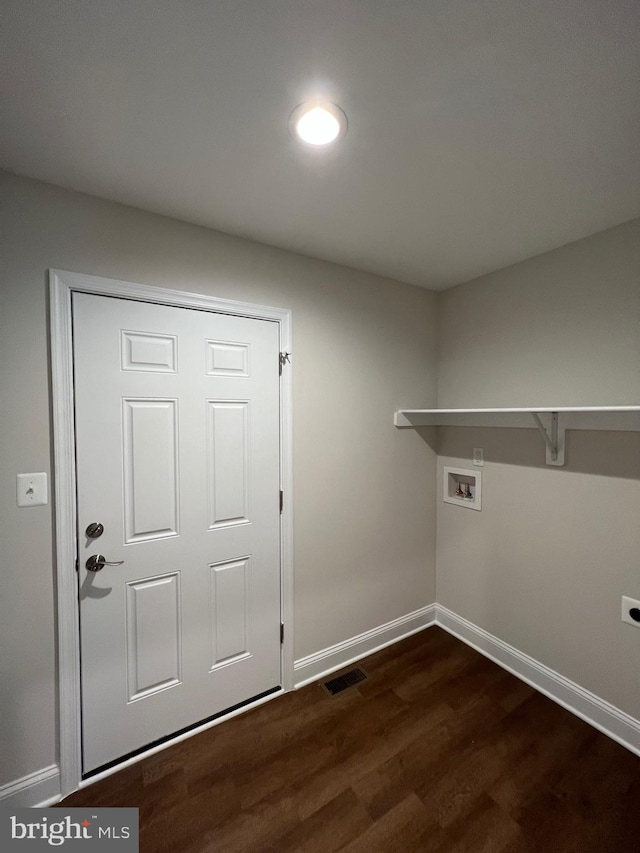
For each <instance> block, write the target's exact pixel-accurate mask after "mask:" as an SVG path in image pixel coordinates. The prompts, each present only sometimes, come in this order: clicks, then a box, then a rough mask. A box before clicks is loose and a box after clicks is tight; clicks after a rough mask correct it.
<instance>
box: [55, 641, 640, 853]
mask: <svg viewBox="0 0 640 853" xmlns="http://www.w3.org/2000/svg"><path fill="white" fill-rule="evenodd" d="M361 665H362V666H363V667H364V668H365V669H366V671H367V672H368V673H369V680H368V681H366V682H364V683H363V684H361V685H359V686H358V687H354V688H350V689H349V690H347V691H345V692H344V693H342V694H339V695H338V696H335V697H330V696H328V695H327V694H326V693H325V692H324V691H323V690H322V689H321V688H320V687H319V686H318V685H317V684H313V685H310V686H308V687H305V688H304V689H302V690H299V691H297V692H293V693H289V694H287V695H285V696H282V697H279V698H277V699H274V700H273V701H271V702H269V703H267V704H266V705H263V706H261V707H260V708H257V709H255V710H253V711H249V712H247V713H246V714H244V715H241V716H240V717H237V718H235V719H233V720H230V721H228V722H226V723H222V724H221V725H219V726H216V727H214V728H212V729H210V730H209V731H207V732H204V733H202V734H200V735H196V736H194V737H192V738H190V739H189V740H187V741H185V742H183V743H181V744H178V745H176V746H174V747H171V748H169V749H166V750H165V751H164V752H161V753H159V754H157V755H154V756H151V757H150V758H147V759H145V760H144V761H141V762H140V763H138V764H136V765H134V766H132V767H130V768H128V769H126V770H123V771H120V772H119V773H117V774H116V775H113V776H111V777H109V778H108V779H105V780H103V781H102V782H98V783H96V784H95V785H93V786H91V787H90V788H87V789H84V790H83V791H79V792H77V793H76V794H73V795H72V796H71V797H68V798H67V799H66V800H65V801H64V803H61V805H63V806H64V805H67V806H95V807H99V806H137V807H138V808H139V809H140V825H141V841H140V850H141V851H142V853H154V851H164V850H171V851H176V853H204V851H207V853H234V851H238V853H240V851H261V853H262V851H279V853H286V851H308V853H311V851H314V852H315V853H333V851H338V850H340V851H345V853H360V851H362V853H374V851H380V853H395V851H398V853H411V851H433V853H436V851H437V853H480V851H486V853H498V851H500V853H520V851H522V853H531V851H540V852H541V853H592V852H593V853H638V852H639V851H640V758H637V757H636V756H634V755H632V754H631V753H630V752H628V751H627V750H625V749H624V748H623V747H621V746H619V745H617V744H616V743H614V742H613V741H611V740H610V739H609V738H607V737H605V736H604V735H601V734H599V733H598V732H596V731H595V730H594V729H593V728H591V727H590V726H588V725H587V724H586V723H583V722H582V721H581V720H579V719H577V718H576V717H574V716H573V715H572V714H570V713H569V712H567V711H565V710H564V709H562V708H560V707H559V706H558V705H556V704H554V703H553V702H551V701H550V700H549V699H546V698H545V697H544V696H542V695H540V694H538V693H536V692H535V691H533V690H532V689H531V688H529V687H528V686H526V685H525V684H523V683H522V682H520V681H518V680H517V679H516V678H514V677H513V676H511V675H509V674H508V673H506V672H504V671H503V670H502V669H500V668H499V667H497V666H496V665H494V664H492V663H491V662H490V661H487V660H486V659H485V658H483V657H482V656H481V655H479V654H477V653H476V652H475V651H473V650H472V649H470V648H468V647H467V646H465V645H464V644H463V643H461V642H459V641H457V640H455V639H453V638H452V637H450V636H449V635H448V634H446V633H445V632H444V631H442V630H440V629H439V628H430V629H429V630H427V631H424V632H422V633H420V634H416V635H414V636H413V637H410V638H408V639H407V640H404V641H403V642H401V643H398V644H396V645H395V646H392V647H390V648H388V649H385V650H383V651H381V652H379V653H378V654H375V655H372V656H371V657H370V658H367V659H366V660H365V661H362V662H361Z"/></svg>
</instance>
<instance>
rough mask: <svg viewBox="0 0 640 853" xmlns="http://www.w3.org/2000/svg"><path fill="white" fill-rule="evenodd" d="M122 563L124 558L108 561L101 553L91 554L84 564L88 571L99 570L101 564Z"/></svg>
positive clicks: (113, 564)
mask: <svg viewBox="0 0 640 853" xmlns="http://www.w3.org/2000/svg"><path fill="white" fill-rule="evenodd" d="M123 563H124V560H115V561H114V562H109V560H107V558H106V557H103V556H102V554H92V555H91V556H90V557H89V559H88V560H87V562H86V563H85V566H86V568H87V571H89V572H99V571H100V570H101V569H102V567H103V566H121V565H122V564H123Z"/></svg>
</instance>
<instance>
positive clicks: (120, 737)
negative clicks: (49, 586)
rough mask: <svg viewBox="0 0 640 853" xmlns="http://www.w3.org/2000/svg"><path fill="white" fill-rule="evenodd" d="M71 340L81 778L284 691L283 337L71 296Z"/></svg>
mask: <svg viewBox="0 0 640 853" xmlns="http://www.w3.org/2000/svg"><path fill="white" fill-rule="evenodd" d="M73 338H74V364H75V367H74V369H75V406H76V447H77V478H78V551H79V573H78V574H79V595H80V637H81V639H80V642H81V673H82V728H83V735H82V743H83V771H84V772H85V773H87V772H90V771H92V770H95V769H96V768H99V767H102V766H103V765H105V764H108V763H110V762H112V761H115V760H117V759H119V758H121V757H123V756H126V755H127V754H129V753H131V752H134V751H136V750H139V749H141V748H143V747H145V746H146V745H148V744H151V743H153V742H155V741H157V740H159V739H161V738H164V737H166V736H168V735H171V734H172V733H174V732H177V731H180V730H182V729H184V728H187V727H189V726H191V725H194V724H195V723H197V722H199V721H201V720H205V719H207V718H208V717H211V716H213V715H214V714H217V713H220V712H221V711H224V710H225V709H227V708H230V707H232V706H234V705H237V704H239V703H242V702H244V701H246V700H248V699H251V698H252V697H254V696H257V695H260V694H261V693H264V692H266V691H268V690H270V689H273V688H275V687H277V686H279V685H280V683H281V680H280V640H279V625H280V532H279V501H278V496H279V482H280V476H279V471H280V461H279V377H278V350H279V346H278V343H279V342H278V326H277V324H276V323H274V322H269V321H264V320H256V319H249V318H243V317H234V316H227V315H224V314H215V313H211V312H206V311H197V310H191V309H186V308H174V307H169V306H163V305H152V304H146V303H142V302H135V301H131V300H126V299H118V298H112V297H105V296H95V295H90V294H78V293H76V294H74V295H73ZM92 522H100V523H101V524H103V525H104V533H103V534H102V536H101V537H100V538H98V539H89V538H88V537H87V536H86V535H85V530H86V528H87V527H88V525H89V524H91V523H92ZM94 554H101V555H103V556H104V557H105V559H106V560H107V561H111V562H117V561H120V560H123V561H124V563H123V564H122V565H115V566H104V568H102V570H100V571H99V572H90V571H88V570H87V569H86V568H85V563H86V560H87V559H88V557H89V556H91V555H94Z"/></svg>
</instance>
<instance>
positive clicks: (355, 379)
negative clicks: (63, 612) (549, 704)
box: [0, 174, 436, 787]
mask: <svg viewBox="0 0 640 853" xmlns="http://www.w3.org/2000/svg"><path fill="white" fill-rule="evenodd" d="M2 196H3V201H2V222H1V223H0V224H1V231H2V238H3V241H4V245H3V246H2V257H3V269H2V279H1V282H0V299H1V303H0V317H1V325H2V328H1V330H0V358H1V363H2V370H1V372H0V382H1V389H0V392H1V399H2V406H1V408H0V436H1V452H0V466H1V468H0V484H1V488H0V518H1V523H2V531H1V536H0V543H1V545H0V571H1V572H2V596H1V597H0V606H1V610H2V612H1V614H0V647H1V648H2V662H1V672H0V678H1V683H2V693H1V696H2V707H1V709H0V719H1V720H2V724H1V725H2V731H1V732H0V740H1V742H2V762H1V764H2V767H1V768H0V787H1V786H2V785H3V783H8V782H11V781H13V780H16V779H19V778H21V777H24V776H25V775H27V774H29V773H31V772H35V771H38V770H40V769H41V768H45V767H48V766H49V765H51V764H53V763H54V762H55V761H56V745H55V719H56V697H55V630H54V568H53V563H52V549H53V542H52V507H51V505H49V506H45V507H37V508H36V507H33V508H28V509H18V508H17V507H16V504H15V475H16V474H17V473H18V472H31V471H47V472H49V473H50V467H51V466H50V459H51V435H50V425H49V389H48V340H47V310H48V306H47V270H48V269H49V268H51V267H52V268H58V269H63V270H71V271H75V272H84V273H90V274H93V275H101V276H106V277H108V278H115V279H122V280H130V281H136V282H140V283H143V284H151V285H156V286H161V287H168V288H174V289H180V290H186V291H192V292H198V293H205V294H212V295H215V296H220V297H225V298H229V299H239V300H245V301H251V302H257V303H261V304H266V305H273V306H279V307H285V308H291V309H292V310H293V340H294V346H293V351H294V354H293V368H292V369H293V384H294V413H293V416H294V448H293V450H294V492H295V505H294V524H295V528H294V536H295V553H294V559H295V609H296V625H295V656H296V658H300V657H303V656H305V655H308V654H311V653H313V652H316V651H319V650H321V649H323V648H326V647H328V646H330V645H333V644H335V643H338V642H340V641H343V640H345V639H348V638H350V637H353V636H354V635H357V634H359V633H361V632H364V631H367V630H369V629H371V628H375V627H377V626H379V625H381V624H384V623H386V622H388V621H391V620H393V619H396V618H397V617H400V616H403V615H404V614H406V613H409V612H412V611H414V610H416V609H417V608H420V607H423V606H425V605H427V604H430V603H432V602H433V601H434V599H435V508H434V496H433V490H432V489H430V488H425V485H424V484H425V483H430V482H432V479H433V476H434V472H435V456H434V453H433V451H432V450H431V448H430V447H429V446H428V445H426V444H425V443H424V442H423V441H421V439H420V437H419V436H418V435H416V434H408V433H407V432H398V431H397V430H395V429H394V428H393V426H392V416H393V411H394V410H395V409H396V408H398V407H401V406H404V405H407V404H411V403H412V402H413V401H415V400H419V401H421V402H423V403H424V404H428V403H433V402H434V401H435V310H436V298H435V296H434V294H432V293H429V292H427V291H425V290H421V289H419V288H416V287H411V286H409V285H404V284H400V283H398V282H394V281H390V280H387V279H382V278H378V277H375V276H372V275H368V274H364V273H360V272H356V271H354V270H350V269H346V268H344V267H340V266H336V265H333V264H328V263H323V262H320V261H314V260H311V259H308V258H304V257H302V256H299V255H294V254H291V253H287V252H283V251H279V250H277V249H273V248H269V247H266V246H263V245H258V244H255V243H251V242H249V241H246V240H241V239H236V238H232V237H229V236H225V235H223V234H220V233H216V232H213V231H210V230H208V229H205V228H199V227H196V226H193V225H188V224H185V223H182V222H178V221H175V220H171V219H167V218H163V217H160V216H155V215H152V214H147V213H143V212H141V211H139V210H135V209H132V208H127V207H124V206H121V205H117V204H113V203H110V202H105V201H101V200H98V199H94V198H90V197H88V196H83V195H80V194H77V193H73V192H69V191H66V190H62V189H59V188H55V187H52V186H50V185H47V184H42V183H39V182H36V181H30V180H26V179H22V178H18V177H15V176H11V175H7V174H5V175H3V176H2Z"/></svg>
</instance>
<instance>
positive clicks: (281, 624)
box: [280, 622, 284, 645]
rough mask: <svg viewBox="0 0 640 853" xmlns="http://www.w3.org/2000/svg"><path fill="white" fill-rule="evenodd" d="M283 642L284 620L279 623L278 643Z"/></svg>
mask: <svg viewBox="0 0 640 853" xmlns="http://www.w3.org/2000/svg"><path fill="white" fill-rule="evenodd" d="M282 643H284V622H281V623H280V644H281V645H282Z"/></svg>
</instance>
